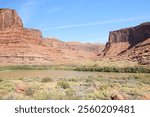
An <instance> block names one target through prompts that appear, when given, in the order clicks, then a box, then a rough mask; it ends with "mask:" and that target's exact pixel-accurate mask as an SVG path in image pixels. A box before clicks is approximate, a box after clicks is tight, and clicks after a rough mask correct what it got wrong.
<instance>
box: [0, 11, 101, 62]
mask: <svg viewBox="0 0 150 117" xmlns="http://www.w3.org/2000/svg"><path fill="white" fill-rule="evenodd" d="M82 46H84V47H82ZM78 47H80V49H81V50H80V51H79V50H78V49H77V48H76V47H74V46H73V45H70V44H68V43H66V42H62V41H60V40H57V39H55V38H46V39H45V38H43V37H42V33H41V31H39V30H37V29H29V28H24V27H23V23H22V21H21V19H20V17H19V16H18V14H17V13H16V11H15V10H11V9H0V65H16V64H19V65H20V64H36V65H37V64H42V65H43V64H53V63H55V64H57V63H58V64H59V63H65V62H71V63H73V62H77V61H82V60H87V59H92V58H93V57H94V56H95V55H96V53H95V52H96V51H97V50H96V49H98V46H95V45H93V44H90V45H89V44H88V45H86V44H81V43H80V44H79V45H78ZM88 48H89V49H90V48H91V50H90V51H89V50H88Z"/></svg>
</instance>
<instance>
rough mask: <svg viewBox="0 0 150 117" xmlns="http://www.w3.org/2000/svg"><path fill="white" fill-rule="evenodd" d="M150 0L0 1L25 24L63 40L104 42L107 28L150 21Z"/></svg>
mask: <svg viewBox="0 0 150 117" xmlns="http://www.w3.org/2000/svg"><path fill="white" fill-rule="evenodd" d="M149 5H150V0H7V1H6V0H0V7H1V8H11V9H15V10H17V12H18V14H19V16H21V18H22V20H23V23H24V26H25V27H28V28H36V29H40V30H41V31H42V33H43V36H44V37H56V38H59V39H60V40H63V41H80V42H98V43H106V42H107V40H108V35H109V31H113V30H117V29H120V28H125V27H130V26H135V25H138V24H140V23H142V22H147V21H150V8H149Z"/></svg>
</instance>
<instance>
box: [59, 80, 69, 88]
mask: <svg viewBox="0 0 150 117" xmlns="http://www.w3.org/2000/svg"><path fill="white" fill-rule="evenodd" d="M57 85H58V86H60V87H61V88H63V89H67V88H70V85H69V83H68V82H67V81H58V82H57Z"/></svg>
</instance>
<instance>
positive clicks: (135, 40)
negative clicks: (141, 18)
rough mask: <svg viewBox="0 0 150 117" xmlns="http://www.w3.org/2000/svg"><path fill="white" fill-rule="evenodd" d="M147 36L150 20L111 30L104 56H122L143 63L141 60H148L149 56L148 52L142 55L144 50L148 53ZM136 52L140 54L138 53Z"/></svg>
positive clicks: (149, 49)
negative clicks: (133, 25) (134, 25)
mask: <svg viewBox="0 0 150 117" xmlns="http://www.w3.org/2000/svg"><path fill="white" fill-rule="evenodd" d="M149 38H150V22H147V23H143V24H141V25H138V26H136V27H130V28H125V29H121V30H117V31H112V32H110V34H109V41H108V42H107V44H106V47H105V49H104V56H105V57H118V58H121V57H122V56H124V57H123V58H127V59H130V60H135V61H136V60H137V61H138V62H139V63H142V64H143V63H145V62H142V61H150V59H149V58H150V57H148V56H150V54H148V55H146V57H144V56H143V55H144V53H145V52H146V53H150V45H149ZM142 43H144V44H142ZM140 45H142V47H141V46H140ZM145 49H146V50H145ZM144 50H145V51H144ZM136 51H137V52H136ZM138 53H141V54H140V55H139V54H138ZM123 58H122V59H123ZM146 63H147V62H146Z"/></svg>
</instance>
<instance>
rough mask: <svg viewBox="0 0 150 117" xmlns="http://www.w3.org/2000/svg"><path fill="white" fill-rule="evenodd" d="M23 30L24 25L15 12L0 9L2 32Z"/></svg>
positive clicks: (0, 28)
mask: <svg viewBox="0 0 150 117" xmlns="http://www.w3.org/2000/svg"><path fill="white" fill-rule="evenodd" d="M6 28H9V29H10V28H23V23H22V21H21V19H20V17H19V16H18V14H17V12H16V11H15V10H10V9H0V30H2V29H6Z"/></svg>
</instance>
